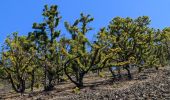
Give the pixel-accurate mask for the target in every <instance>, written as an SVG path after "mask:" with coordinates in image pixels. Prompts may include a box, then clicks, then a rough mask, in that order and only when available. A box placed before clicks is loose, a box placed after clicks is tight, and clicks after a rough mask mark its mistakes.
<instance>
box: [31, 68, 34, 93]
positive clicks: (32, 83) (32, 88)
mask: <svg viewBox="0 0 170 100" xmlns="http://www.w3.org/2000/svg"><path fill="white" fill-rule="evenodd" d="M34 72H35V71H34V70H33V71H32V74H31V77H32V79H31V92H33V90H34V82H35V74H34Z"/></svg>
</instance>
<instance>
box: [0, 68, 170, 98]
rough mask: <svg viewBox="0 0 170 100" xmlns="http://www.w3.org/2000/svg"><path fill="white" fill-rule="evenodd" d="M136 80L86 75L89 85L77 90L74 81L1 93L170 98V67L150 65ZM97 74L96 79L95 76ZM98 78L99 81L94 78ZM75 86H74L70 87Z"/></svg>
mask: <svg viewBox="0 0 170 100" xmlns="http://www.w3.org/2000/svg"><path fill="white" fill-rule="evenodd" d="M133 77H134V78H133V79H132V80H117V81H114V82H113V81H112V80H111V79H109V77H105V78H97V77H86V78H85V80H86V81H87V80H88V83H86V85H85V86H86V87H85V88H83V89H82V90H81V91H80V92H77V93H73V88H74V85H73V84H70V83H65V84H64V85H58V86H56V88H55V90H53V91H50V92H34V93H32V94H28V93H26V94H24V95H23V96H20V95H19V94H15V93H12V94H11V93H8V94H4V95H2V94H1V99H2V100H3V99H8V100H10V99H11V100H23V99H26V100H27V99H28V100H32V99H33V100H134V99H137V100H144V99H145V100H150V99H152V100H170V69H169V68H168V67H167V68H161V69H160V70H155V69H146V70H144V71H142V72H141V73H139V74H137V73H134V74H133ZM94 78H96V79H94ZM93 80H95V81H93ZM70 87H72V89H70Z"/></svg>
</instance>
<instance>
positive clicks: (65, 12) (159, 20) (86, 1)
mask: <svg viewBox="0 0 170 100" xmlns="http://www.w3.org/2000/svg"><path fill="white" fill-rule="evenodd" d="M45 4H57V5H58V6H59V11H60V15H61V16H62V20H61V22H60V26H59V29H61V30H62V34H67V31H65V29H64V25H63V23H64V22H65V21H68V22H70V23H73V21H74V20H75V19H76V18H78V17H79V14H80V13H81V12H83V13H85V14H90V15H92V16H93V17H94V18H95V20H94V22H93V23H92V24H91V26H92V27H93V28H94V31H92V32H91V33H89V35H88V37H90V38H91V39H93V38H92V36H93V35H94V34H93V33H96V32H98V30H99V29H100V28H101V27H103V26H107V25H108V23H109V21H110V20H111V19H112V18H113V17H116V16H120V17H132V18H136V17H138V16H143V15H146V16H149V17H150V19H151V20H152V22H151V25H150V26H151V27H154V28H160V29H162V28H164V27H168V26H170V0H1V1H0V44H2V42H3V41H4V40H5V38H6V36H7V35H9V34H10V33H12V32H19V34H20V35H27V33H28V32H30V31H32V29H31V27H32V23H33V22H41V21H42V19H43V18H42V16H41V13H42V9H43V6H44V5H45Z"/></svg>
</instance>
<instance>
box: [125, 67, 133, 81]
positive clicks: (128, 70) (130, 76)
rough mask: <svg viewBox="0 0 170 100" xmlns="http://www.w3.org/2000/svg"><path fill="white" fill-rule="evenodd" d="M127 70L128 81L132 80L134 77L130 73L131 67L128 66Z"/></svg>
mask: <svg viewBox="0 0 170 100" xmlns="http://www.w3.org/2000/svg"><path fill="white" fill-rule="evenodd" d="M125 69H126V70H127V74H128V79H132V75H131V72H130V69H129V65H126V66H125Z"/></svg>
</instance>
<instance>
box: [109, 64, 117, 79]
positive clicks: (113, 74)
mask: <svg viewBox="0 0 170 100" xmlns="http://www.w3.org/2000/svg"><path fill="white" fill-rule="evenodd" d="M109 71H110V72H111V74H112V77H113V79H116V75H115V73H114V71H113V70H112V67H109Z"/></svg>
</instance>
